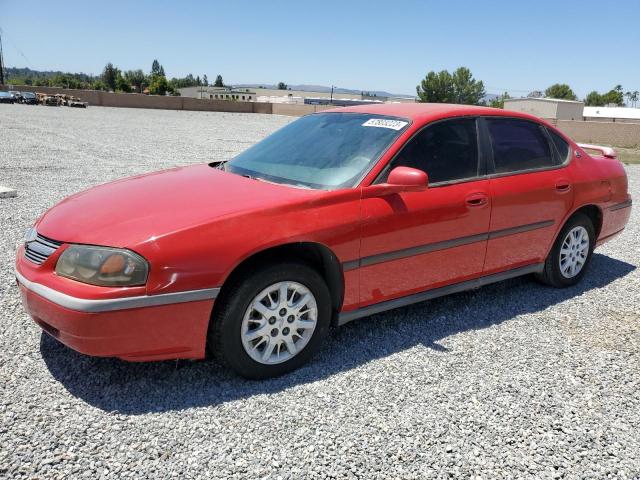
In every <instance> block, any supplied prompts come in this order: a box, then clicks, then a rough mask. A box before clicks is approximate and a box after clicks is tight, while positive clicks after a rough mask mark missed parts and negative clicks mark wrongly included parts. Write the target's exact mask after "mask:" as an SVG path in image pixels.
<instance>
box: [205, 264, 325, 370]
mask: <svg viewBox="0 0 640 480" xmlns="http://www.w3.org/2000/svg"><path fill="white" fill-rule="evenodd" d="M226 291H227V292H228V293H227V294H226V296H225V298H222V299H220V304H218V305H216V307H215V308H214V316H213V320H212V321H213V324H212V325H211V327H210V329H209V346H210V348H211V349H212V350H213V353H214V355H215V356H216V357H217V358H218V359H219V361H220V362H221V363H223V364H224V365H227V366H229V367H230V368H232V369H233V370H234V371H235V372H237V373H238V374H240V375H242V376H244V377H247V378H256V379H261V378H268V377H274V376H277V375H282V374H283V373H286V372H289V371H291V370H294V369H296V368H298V367H299V366H301V365H303V364H304V363H305V362H307V361H308V360H309V359H310V358H311V356H312V355H313V353H314V352H315V351H316V350H317V348H318V347H319V346H320V344H321V343H322V340H323V339H324V337H325V336H326V334H327V332H328V330H329V324H330V320H331V297H330V294H329V289H328V288H327V286H326V284H325V282H324V280H323V279H322V277H321V276H320V275H319V274H318V272H316V271H315V270H314V269H312V268H310V267H308V266H307V265H304V264H298V263H286V264H277V265H270V266H264V267H261V268H258V269H256V270H254V271H252V272H250V273H246V274H244V275H241V276H240V277H238V278H237V279H236V280H235V281H233V284H232V285H229V288H228V289H226Z"/></svg>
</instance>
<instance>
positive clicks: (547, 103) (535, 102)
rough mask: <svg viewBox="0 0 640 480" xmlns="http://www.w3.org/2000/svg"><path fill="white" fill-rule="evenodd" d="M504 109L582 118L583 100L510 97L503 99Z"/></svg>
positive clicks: (538, 115)
mask: <svg viewBox="0 0 640 480" xmlns="http://www.w3.org/2000/svg"><path fill="white" fill-rule="evenodd" d="M504 109H505V110H513V111H515V112H524V113H530V114H532V115H535V116H536V117H540V118H551V119H554V120H583V114H582V112H583V110H584V102H577V101H573V100H560V99H557V98H511V99H508V100H505V101H504Z"/></svg>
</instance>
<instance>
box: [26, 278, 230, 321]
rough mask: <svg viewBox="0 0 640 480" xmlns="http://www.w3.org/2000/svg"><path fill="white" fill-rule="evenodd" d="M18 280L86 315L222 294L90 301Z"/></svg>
mask: <svg viewBox="0 0 640 480" xmlns="http://www.w3.org/2000/svg"><path fill="white" fill-rule="evenodd" d="M15 273H16V279H17V280H18V282H20V283H21V284H22V285H23V286H24V287H25V288H26V289H28V290H31V291H32V292H33V293H36V294H38V295H40V296H41V297H43V298H45V299H47V300H49V301H50V302H53V303H55V304H56V305H60V306H61V307H64V308H68V309H69V310H75V311H78V312H86V313H99V312H113V311H116V310H127V309H130V308H143V307H157V306H160V305H170V304H172V303H185V302H195V301H198V300H213V299H215V298H216V297H217V296H218V294H219V293H220V289H219V288H204V289H202V290H188V291H184V292H174V293H162V294H159V295H141V296H137V297H124V298H109V299H101V300H90V299H86V298H77V297H72V296H71V295H67V294H66V293H62V292H58V291H57V290H54V289H52V288H49V287H47V286H45V285H42V284H40V283H36V282H32V281H31V280H27V279H26V278H25V277H24V276H23V275H22V274H20V272H18V271H17V270H16V272H15Z"/></svg>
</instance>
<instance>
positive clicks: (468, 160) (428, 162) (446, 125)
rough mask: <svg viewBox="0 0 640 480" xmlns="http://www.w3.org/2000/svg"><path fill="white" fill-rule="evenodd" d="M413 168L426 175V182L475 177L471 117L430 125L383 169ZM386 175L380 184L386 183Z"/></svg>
mask: <svg viewBox="0 0 640 480" xmlns="http://www.w3.org/2000/svg"><path fill="white" fill-rule="evenodd" d="M395 167H411V168H417V169H418V170H422V171H424V172H426V173H427V175H428V176H429V183H438V182H449V181H454V180H462V179H465V178H473V177H477V176H478V135H477V129H476V121H475V119H472V118H465V119H455V120H446V121H442V122H438V123H436V124H434V125H430V126H428V127H426V128H424V129H423V130H422V131H420V132H419V133H418V134H417V135H416V136H415V137H413V138H412V139H411V140H409V141H408V142H407V144H406V145H405V146H404V148H403V149H402V151H401V152H400V154H399V155H398V156H397V157H396V158H395V159H394V160H393V162H392V163H391V164H390V165H389V167H387V175H388V172H390V171H391V170H392V169H393V168H395ZM387 175H385V176H384V178H383V179H382V181H386V178H387Z"/></svg>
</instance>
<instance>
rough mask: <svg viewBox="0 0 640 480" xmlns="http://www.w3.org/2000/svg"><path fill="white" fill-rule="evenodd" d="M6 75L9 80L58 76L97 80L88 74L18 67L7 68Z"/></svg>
mask: <svg viewBox="0 0 640 480" xmlns="http://www.w3.org/2000/svg"><path fill="white" fill-rule="evenodd" d="M5 74H6V75H7V78H8V79H11V78H53V77H55V76H58V75H73V76H74V77H76V78H79V79H82V80H86V81H91V80H94V79H95V78H97V77H96V76H95V75H90V74H88V73H82V72H81V73H71V72H61V71H59V70H57V71H54V70H31V69H30V68H26V67H25V68H16V67H7V68H5Z"/></svg>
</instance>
